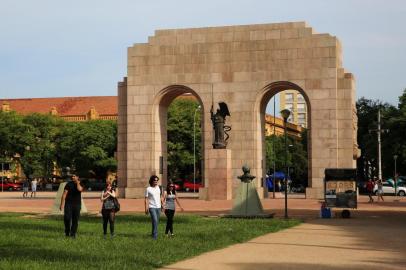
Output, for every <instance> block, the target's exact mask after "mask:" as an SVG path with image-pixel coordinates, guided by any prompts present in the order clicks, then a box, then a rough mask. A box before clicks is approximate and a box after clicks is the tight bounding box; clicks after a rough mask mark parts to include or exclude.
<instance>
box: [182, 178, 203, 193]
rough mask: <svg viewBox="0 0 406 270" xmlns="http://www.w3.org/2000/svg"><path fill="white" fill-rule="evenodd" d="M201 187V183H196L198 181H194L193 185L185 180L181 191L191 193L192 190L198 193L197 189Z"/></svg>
mask: <svg viewBox="0 0 406 270" xmlns="http://www.w3.org/2000/svg"><path fill="white" fill-rule="evenodd" d="M201 187H203V184H202V183H201V182H198V181H196V182H195V183H193V181H192V182H190V181H188V180H185V181H184V182H183V189H184V190H185V191H186V192H190V191H191V192H193V191H194V190H195V191H199V188H201Z"/></svg>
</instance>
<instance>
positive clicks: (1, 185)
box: [0, 181, 23, 191]
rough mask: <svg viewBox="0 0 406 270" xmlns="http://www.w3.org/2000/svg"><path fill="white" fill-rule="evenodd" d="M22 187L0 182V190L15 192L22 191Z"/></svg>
mask: <svg viewBox="0 0 406 270" xmlns="http://www.w3.org/2000/svg"><path fill="white" fill-rule="evenodd" d="M22 189H23V188H22V185H21V184H17V183H11V182H7V181H4V182H1V181H0V190H9V191H15V190H22Z"/></svg>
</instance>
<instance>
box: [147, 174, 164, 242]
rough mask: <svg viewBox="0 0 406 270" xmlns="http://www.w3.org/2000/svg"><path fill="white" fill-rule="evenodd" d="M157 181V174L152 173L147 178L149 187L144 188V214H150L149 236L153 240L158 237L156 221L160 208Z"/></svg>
mask: <svg viewBox="0 0 406 270" xmlns="http://www.w3.org/2000/svg"><path fill="white" fill-rule="evenodd" d="M158 181H159V178H158V176H156V175H152V176H151V177H150V178H149V187H147V189H146V190H145V214H147V215H148V213H149V215H150V216H151V223H152V232H151V236H152V238H153V239H154V240H156V239H157V238H158V223H159V216H160V214H161V210H162V209H161V206H162V196H161V188H160V187H159V186H158Z"/></svg>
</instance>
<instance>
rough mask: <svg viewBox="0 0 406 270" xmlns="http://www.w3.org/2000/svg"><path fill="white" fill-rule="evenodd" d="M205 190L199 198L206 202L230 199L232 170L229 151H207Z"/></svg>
mask: <svg viewBox="0 0 406 270" xmlns="http://www.w3.org/2000/svg"><path fill="white" fill-rule="evenodd" d="M207 154H208V164H207V165H206V166H207V170H206V172H207V175H206V181H207V182H206V188H205V189H204V190H202V191H201V195H203V194H204V195H205V196H201V197H205V198H206V199H207V200H231V199H232V170H231V150H230V149H210V150H208V153H207Z"/></svg>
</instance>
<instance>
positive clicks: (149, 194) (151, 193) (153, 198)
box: [145, 186, 161, 208]
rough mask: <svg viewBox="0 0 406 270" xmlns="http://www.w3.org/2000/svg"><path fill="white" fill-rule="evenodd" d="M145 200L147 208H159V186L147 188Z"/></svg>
mask: <svg viewBox="0 0 406 270" xmlns="http://www.w3.org/2000/svg"><path fill="white" fill-rule="evenodd" d="M145 198H148V207H149V208H161V189H160V188H159V186H155V187H147V189H146V190H145Z"/></svg>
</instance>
